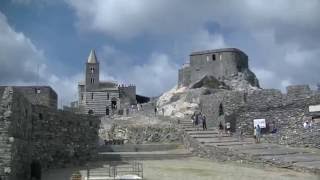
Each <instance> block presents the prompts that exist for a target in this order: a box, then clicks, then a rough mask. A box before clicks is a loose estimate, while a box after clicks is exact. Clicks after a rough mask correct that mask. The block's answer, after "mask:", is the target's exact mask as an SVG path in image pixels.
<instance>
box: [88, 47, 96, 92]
mask: <svg viewBox="0 0 320 180" xmlns="http://www.w3.org/2000/svg"><path fill="white" fill-rule="evenodd" d="M85 83H86V90H87V91H90V90H95V89H98V88H99V62H98V60H97V56H96V53H95V51H94V50H91V52H90V55H89V57H88V61H87V63H86V82H85Z"/></svg>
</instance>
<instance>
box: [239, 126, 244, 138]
mask: <svg viewBox="0 0 320 180" xmlns="http://www.w3.org/2000/svg"><path fill="white" fill-rule="evenodd" d="M242 135H243V131H242V126H241V124H240V126H239V141H242Z"/></svg>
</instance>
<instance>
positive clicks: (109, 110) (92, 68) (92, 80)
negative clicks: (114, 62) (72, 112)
mask: <svg viewBox="0 0 320 180" xmlns="http://www.w3.org/2000/svg"><path fill="white" fill-rule="evenodd" d="M85 67H86V70H85V80H84V81H83V82H80V83H79V85H78V96H79V99H78V106H79V110H80V113H82V114H88V113H89V114H95V115H110V114H113V113H116V112H117V113H120V114H121V113H122V112H123V110H124V109H126V108H128V107H129V106H130V105H133V104H136V103H137V101H136V87H135V86H134V85H129V86H126V85H121V86H120V85H118V83H117V82H113V81H100V78H99V70H100V67H99V61H98V59H97V56H96V54H95V51H94V50H91V52H90V55H89V57H88V61H87V62H86V65H85Z"/></svg>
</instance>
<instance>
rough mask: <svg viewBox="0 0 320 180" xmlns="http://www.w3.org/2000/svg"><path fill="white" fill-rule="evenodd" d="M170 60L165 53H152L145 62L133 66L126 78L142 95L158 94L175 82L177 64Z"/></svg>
mask: <svg viewBox="0 0 320 180" xmlns="http://www.w3.org/2000/svg"><path fill="white" fill-rule="evenodd" d="M170 60H171V59H170V58H169V57H168V55H166V54H161V53H153V54H151V57H150V59H149V61H147V63H146V64H143V65H137V66H134V67H133V70H132V72H130V73H129V77H128V78H129V79H131V81H133V82H135V84H136V85H137V91H138V92H139V93H141V94H142V95H148V96H155V95H160V94H161V93H163V92H165V91H166V90H168V89H169V88H172V87H173V86H174V85H175V84H176V83H177V79H178V78H177V77H178V74H177V70H178V66H177V65H176V64H174V63H172V62H171V61H170Z"/></svg>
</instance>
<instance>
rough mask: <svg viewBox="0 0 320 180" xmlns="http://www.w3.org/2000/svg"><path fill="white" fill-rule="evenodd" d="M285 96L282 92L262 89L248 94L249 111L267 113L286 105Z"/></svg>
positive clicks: (247, 104) (247, 106)
mask: <svg viewBox="0 0 320 180" xmlns="http://www.w3.org/2000/svg"><path fill="white" fill-rule="evenodd" d="M284 98H285V96H284V95H283V94H282V93H281V91H280V90H276V89H261V90H256V91H253V92H251V93H248V94H247V97H246V109H247V111H265V110H268V109H274V108H278V107H281V106H284V105H285V102H284V101H285V99H284Z"/></svg>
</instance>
